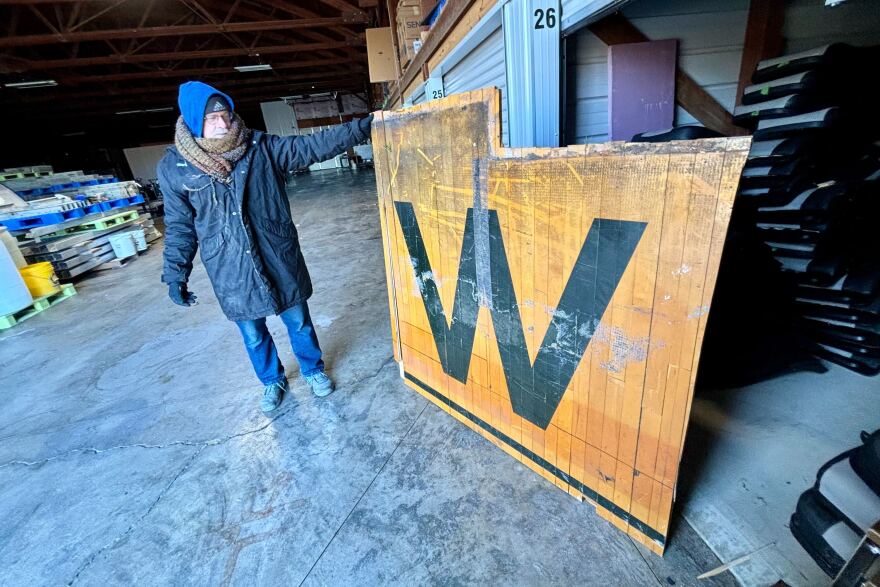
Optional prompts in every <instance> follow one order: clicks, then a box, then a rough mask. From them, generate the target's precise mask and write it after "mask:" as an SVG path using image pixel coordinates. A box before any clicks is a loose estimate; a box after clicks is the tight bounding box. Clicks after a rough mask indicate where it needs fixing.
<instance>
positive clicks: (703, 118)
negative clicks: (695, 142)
mask: <svg viewBox="0 0 880 587" xmlns="http://www.w3.org/2000/svg"><path fill="white" fill-rule="evenodd" d="M588 28H589V29H590V32H592V33H593V34H594V35H596V36H597V37H599V39H600V40H601V41H602V42H603V43H605V44H606V45H617V44H620V43H643V42H645V41H650V40H651V39H649V38H648V37H646V36H645V34H644V33H642V31H640V30H639V29H637V28H636V27H635V26H634V25H633V24H632V23H631V22H630V21H628V20H627V19H626V18H625V17H624V16H623V15H621V14H612V15H611V16H608V17H606V18H603V19H602V20H600V21H598V22H595V23H593V24H591V25H589V27H588ZM675 101H676V103H678V104H679V105H680V106H681V107H682V108H684V109H685V110H687V111H688V112H689V113H690V114H691V116H693V117H694V118H696V119H697V120H699V121H700V122H702V123H703V124H704V125H706V127H707V128H711V129H712V130H714V131H718V132H720V133H722V134H724V135H727V136H735V135H744V134H748V131H747V130H745V129H743V128H740V127H738V126H736V125H735V124H733V116H732V115H731V114H730V112H728V111H727V110H725V109H724V107H723V106H722V105H721V104H719V103H718V101H717V100H716V99H715V98H713V97H712V96H711V95H709V93H708V92H706V90H704V89H703V88H702V87H700V84H698V83H697V82H695V81H694V79H693V78H692V77H691V76H689V75H688V74H687V73H685V72H684V70H683V69H681V67H677V68H676V75H675Z"/></svg>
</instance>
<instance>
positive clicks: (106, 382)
mask: <svg viewBox="0 0 880 587" xmlns="http://www.w3.org/2000/svg"><path fill="white" fill-rule="evenodd" d="M374 182H375V180H374V176H373V174H372V173H371V172H363V171H361V172H349V171H339V172H337V171H330V172H321V173H316V174H312V175H310V176H304V177H300V178H296V179H295V180H294V182H293V184H292V186H291V194H292V197H291V204H292V207H293V210H294V218H295V220H296V222H297V225H298V226H299V229H300V236H301V240H302V243H303V248H304V253H305V256H306V258H307V260H308V262H309V267H310V269H311V272H312V277H313V280H314V282H315V295H314V297H313V298H312V300H311V302H310V303H311V307H312V314H313V316H314V319H315V322H316V324H317V325H318V328H319V336H320V338H321V341H322V346H323V348H324V350H325V355H326V358H327V360H328V363H329V365H330V368H331V370H332V373H333V375H334V376H335V379H336V380H337V382H338V384H339V390H338V391H337V392H336V393H335V394H333V395H331V396H330V397H329V398H326V399H324V400H318V399H316V398H314V397H313V396H311V394H310V393H309V392H308V390H307V388H306V386H305V385H304V383H303V382H302V381H301V379H299V378H298V374H297V373H296V367H295V361H294V360H293V357H292V354H291V351H290V348H289V346H288V341H287V337H286V335H285V334H284V332H283V330H282V329H281V328H279V326H280V323H279V321H278V320H271V321H270V327H271V329H272V332H273V334H274V335H275V338H276V341H277V342H278V344H279V349H280V350H281V353H282V359H283V360H284V362H285V364H286V365H287V366H288V371H289V375H290V376H291V380H292V383H293V392H292V394H291V395H290V396H289V397H288V398H287V400H286V401H285V403H284V405H283V406H282V408H281V409H280V411H279V413H278V414H277V415H275V416H274V417H273V418H272V419H271V420H267V419H266V418H264V417H263V416H262V415H261V413H260V412H259V409H258V407H257V400H258V397H259V393H260V389H259V385H258V383H257V381H256V379H255V377H254V375H253V373H252V371H251V368H250V365H249V363H248V361H247V357H246V354H245V352H244V348H243V346H242V344H241V342H240V340H239V334H238V331H237V329H236V328H235V326H234V325H232V324H231V323H229V322H228V321H227V320H226V319H225V318H224V317H223V315H222V314H221V312H220V309H219V307H218V305H217V302H216V300H215V299H214V297H213V295H212V293H211V288H210V285H209V283H208V281H207V277H206V276H205V273H204V270H203V269H202V268H201V266H200V265H197V267H196V270H195V272H194V274H193V277H192V280H191V284H190V287H191V290H192V291H194V292H196V293H197V294H198V295H199V296H200V300H201V302H200V304H199V305H198V306H196V307H193V308H179V307H177V306H174V305H173V304H172V303H171V302H170V301H169V300H168V299H167V297H166V289H165V287H164V286H163V285H162V284H161V283H160V282H159V274H160V269H161V261H162V254H161V246H155V247H153V248H152V249H151V251H150V252H149V253H147V254H146V255H144V256H143V257H141V258H139V259H137V260H136V261H135V262H134V263H132V264H131V265H129V266H128V267H126V268H122V269H116V270H112V271H108V272H104V273H102V274H99V275H96V276H93V277H89V278H87V279H84V280H82V281H80V282H79V283H78V284H77V287H78V290H79V295H77V296H75V297H74V298H72V299H70V300H68V301H65V302H64V303H62V304H60V305H58V306H56V307H54V308H52V309H50V310H49V311H46V312H44V313H43V314H41V315H40V316H38V317H36V318H34V319H32V320H29V321H27V322H25V323H23V324H21V325H19V326H18V327H16V328H14V329H12V330H10V331H7V332H4V333H3V334H2V335H0V365H2V370H0V389H2V391H3V393H0V520H2V521H3V523H2V524H0V585H59V584H83V585H118V584H125V585H132V584H141V585H143V584H150V585H189V584H193V585H229V584H235V585H239V584H240V585H253V584H257V585H275V584H302V583H305V584H309V585H339V584H352V583H357V584H363V585H374V584H384V583H396V584H417V583H442V584H450V585H457V584H476V583H484V584H502V585H505V584H506V585H514V584H516V585H551V584H552V585H563V584H570V585H615V586H617V585H654V584H659V585H697V584H699V585H713V584H718V585H734V584H735V581H734V579H733V578H732V577H731V576H730V575H729V574H728V573H724V574H722V575H719V576H718V577H716V578H715V579H713V580H708V581H697V580H696V578H695V577H696V575H698V574H699V573H702V572H704V571H707V570H709V569H713V568H715V567H716V566H718V565H719V564H720V561H719V560H718V559H717V558H716V557H715V556H714V555H713V554H712V553H711V551H710V550H709V549H708V547H707V546H706V544H705V543H704V542H703V541H702V540H701V539H700V538H699V537H698V536H697V535H696V533H695V532H694V530H693V529H692V528H691V527H690V526H689V524H688V523H687V522H686V521H685V520H684V519H682V517H681V516H680V515H679V514H676V515H675V519H674V528H673V533H672V538H671V543H670V546H669V549H668V550H667V554H666V556H665V557H664V558H662V559H661V558H659V557H656V556H654V555H652V554H650V553H649V552H648V551H646V550H645V549H644V548H642V547H641V546H638V545H636V544H634V543H633V542H632V541H631V540H630V539H629V538H627V537H626V536H624V535H623V534H621V533H620V532H618V531H617V530H615V529H614V528H612V527H611V526H610V525H609V524H608V523H607V522H605V521H603V520H601V519H600V518H599V517H598V516H597V515H596V514H595V512H594V510H593V508H592V507H590V506H588V505H585V504H581V503H579V502H577V501H576V500H574V499H572V498H571V497H569V496H568V495H566V494H564V493H563V492H561V491H559V490H558V489H556V488H555V487H553V486H552V485H550V484H549V483H547V482H546V481H545V480H544V479H543V478H541V477H539V476H538V475H535V474H534V473H532V472H530V471H528V470H526V469H524V468H523V467H522V466H521V465H519V464H518V463H517V462H516V461H514V460H513V459H511V458H510V457H508V456H507V455H505V454H504V453H502V452H501V451H499V450H498V449H497V448H496V447H494V446H493V445H492V444H490V443H489V442H487V441H485V440H483V438H482V437H480V436H478V435H477V434H475V433H474V432H472V431H470V430H468V429H467V428H465V427H464V426H462V425H460V424H459V423H457V422H456V421H454V420H453V419H452V418H450V417H449V416H447V415H446V414H445V413H443V412H442V411H440V410H439V409H437V408H435V407H434V406H433V405H432V404H430V403H429V402H427V401H426V400H424V399H423V398H421V397H420V396H419V395H417V394H416V393H414V392H412V391H411V390H409V389H408V388H407V387H405V386H404V385H403V383H402V382H401V380H400V378H399V376H398V371H397V368H396V365H395V364H394V363H393V361H392V360H391V346H390V336H389V325H388V311H387V302H386V289H385V277H384V268H383V263H382V257H381V255H382V253H381V242H380V237H379V222H378V213H377V210H376V205H375V200H376V197H375V183H374Z"/></svg>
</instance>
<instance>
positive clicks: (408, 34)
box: [397, 0, 422, 39]
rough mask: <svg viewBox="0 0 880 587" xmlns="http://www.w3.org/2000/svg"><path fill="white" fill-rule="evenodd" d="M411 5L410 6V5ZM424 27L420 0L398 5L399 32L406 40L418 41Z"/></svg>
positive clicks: (411, 0) (406, 1) (405, 1)
mask: <svg viewBox="0 0 880 587" xmlns="http://www.w3.org/2000/svg"><path fill="white" fill-rule="evenodd" d="M408 3H409V4H408ZM421 27H422V9H421V5H420V0H404V2H401V3H400V4H398V5H397V30H398V32H399V36H400V37H402V38H404V39H418V38H419V36H420V33H421Z"/></svg>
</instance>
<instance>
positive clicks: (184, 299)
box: [168, 282, 198, 306]
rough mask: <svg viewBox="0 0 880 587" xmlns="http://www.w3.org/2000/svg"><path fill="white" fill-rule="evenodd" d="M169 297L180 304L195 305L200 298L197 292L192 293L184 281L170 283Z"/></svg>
mask: <svg viewBox="0 0 880 587" xmlns="http://www.w3.org/2000/svg"><path fill="white" fill-rule="evenodd" d="M168 297H170V298H171V301H172V302H174V303H175V304H177V305H178V306H195V305H196V303H197V302H196V300H198V298H197V297H196V296H195V294H191V293H189V292H188V291H187V290H186V284H185V283H183V282H177V283H169V284H168Z"/></svg>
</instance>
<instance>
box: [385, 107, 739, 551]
mask: <svg viewBox="0 0 880 587" xmlns="http://www.w3.org/2000/svg"><path fill="white" fill-rule="evenodd" d="M499 104H500V102H499V98H498V93H497V91H496V90H482V91H477V92H470V93H466V94H459V95H455V96H451V97H448V98H446V99H443V100H437V101H433V102H430V103H428V104H423V105H419V106H416V107H414V108H410V109H406V110H402V111H399V112H393V113H392V112H384V113H381V114H380V115H379V116H377V117H376V122H375V125H374V129H373V141H374V149H375V152H376V169H377V175H376V181H377V185H378V189H379V212H380V220H381V222H382V231H383V239H382V240H383V250H384V252H385V266H386V272H387V277H388V285H389V287H388V296H389V306H390V312H391V322H392V331H393V332H392V343H393V344H394V347H395V349H394V352H395V358H396V359H397V360H398V361H401V362H402V371H403V374H404V377H405V380H406V383H407V385H409V386H410V387H412V388H413V389H415V390H416V391H417V392H419V393H420V394H422V395H424V396H425V397H427V398H428V399H430V400H431V401H432V402H434V403H435V404H437V405H438V406H440V407H441V408H442V409H444V410H445V411H446V412H448V413H450V414H451V415H452V416H453V417H454V418H456V419H457V420H459V421H460V422H462V423H464V424H465V425H467V426H469V427H471V428H472V429H474V430H475V431H477V432H479V433H480V434H482V435H483V436H485V437H486V438H488V439H489V440H491V441H492V442H493V443H495V444H496V445H497V446H499V447H500V448H501V449H502V450H504V451H505V452H507V453H508V454H509V455H511V456H513V457H514V458H517V459H518V460H520V461H521V462H522V463H524V464H525V465H526V466H528V467H529V468H531V469H533V470H534V471H536V472H537V473H539V474H540V475H542V476H544V477H545V478H546V479H548V480H549V481H550V482H551V483H553V484H555V485H556V486H557V487H559V488H560V489H562V490H563V491H567V492H569V493H571V494H572V495H575V496H578V497H581V498H583V499H585V500H588V501H590V502H591V503H593V504H595V505H596V508H597V510H598V511H599V513H600V515H602V516H603V517H605V518H606V519H608V520H609V521H610V522H611V523H612V524H614V525H615V526H617V527H618V528H620V529H621V530H622V531H624V532H627V533H628V534H629V535H630V536H632V537H633V538H635V539H637V540H639V541H641V542H643V543H644V544H646V545H647V546H648V547H649V548H650V549H652V550H653V551H654V552H657V553H662V552H663V549H664V547H665V539H666V534H667V532H668V527H669V516H670V512H671V509H672V497H673V495H674V488H675V483H676V479H677V477H678V464H679V459H680V457H681V450H682V446H683V442H684V436H685V429H686V423H687V420H688V415H689V412H690V406H691V400H692V397H693V386H694V380H695V377H696V367H697V364H698V359H699V350H700V346H701V344H702V338H703V332H704V329H705V324H706V318H707V315H708V313H709V303H710V301H711V298H712V290H713V288H714V285H715V279H716V276H717V272H718V264H719V261H720V253H721V248H722V246H723V243H724V238H725V235H726V231H727V224H728V221H729V218H730V210H731V205H732V201H733V196H734V193H735V191H736V184H737V179H738V177H739V174H740V172H741V170H742V166H743V164H744V162H745V158H746V153H747V151H748V147H749V140H748V139H747V138H734V139H706V140H699V141H680V142H674V143H659V144H632V143H609V144H603V145H588V146H583V145H581V146H571V147H565V148H561V149H506V148H502V147H501V146H500V141H499V129H500V122H499V120H500V118H499Z"/></svg>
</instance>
